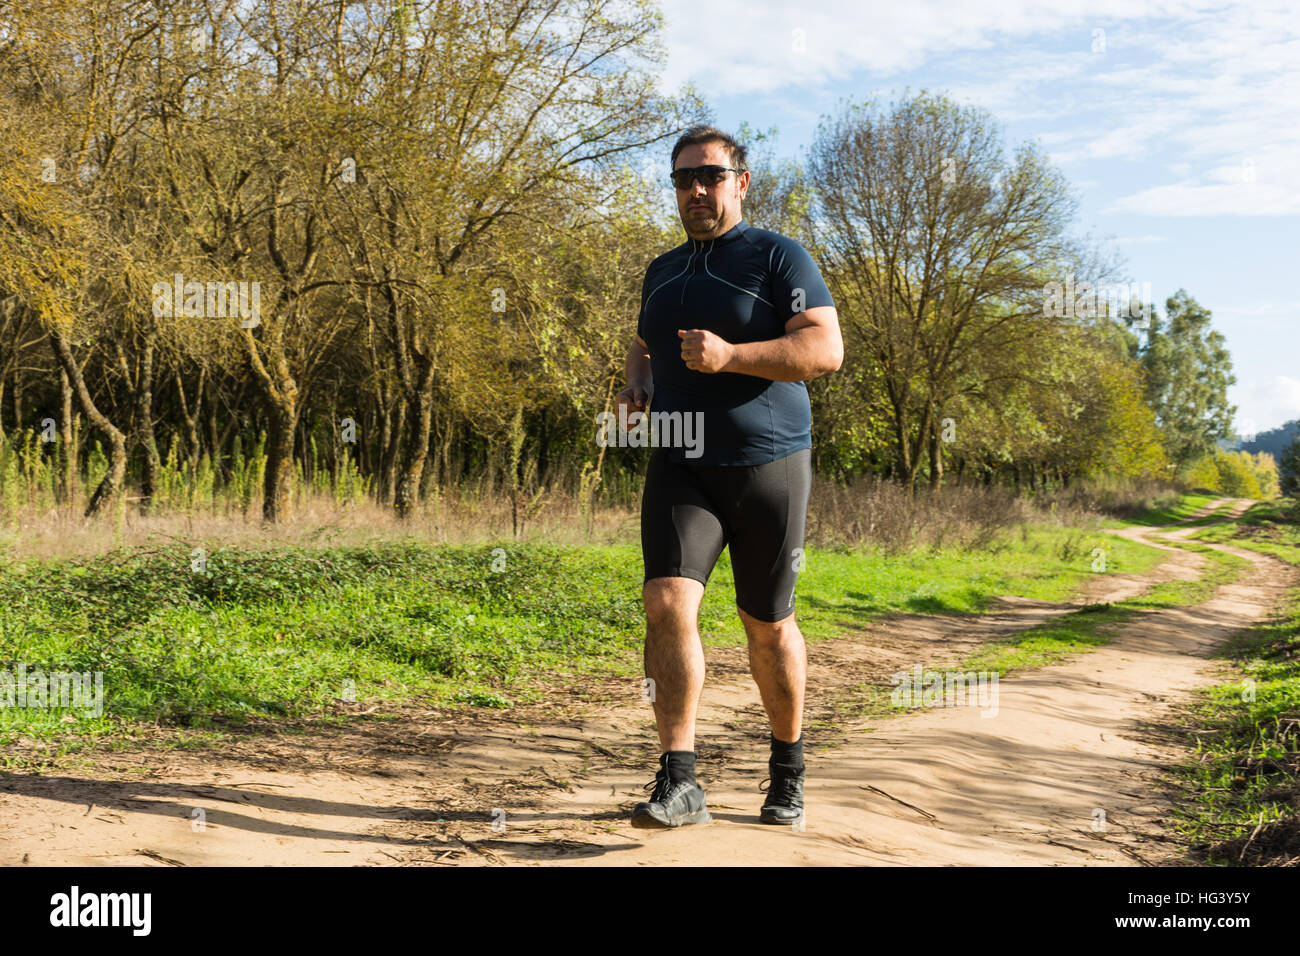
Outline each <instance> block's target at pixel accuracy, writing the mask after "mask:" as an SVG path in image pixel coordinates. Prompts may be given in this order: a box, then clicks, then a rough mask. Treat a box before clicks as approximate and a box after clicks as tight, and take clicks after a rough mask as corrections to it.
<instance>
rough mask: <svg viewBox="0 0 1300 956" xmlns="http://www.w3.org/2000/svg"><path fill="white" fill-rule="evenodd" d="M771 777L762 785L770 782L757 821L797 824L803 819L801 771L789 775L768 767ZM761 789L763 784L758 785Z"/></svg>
mask: <svg viewBox="0 0 1300 956" xmlns="http://www.w3.org/2000/svg"><path fill="white" fill-rule="evenodd" d="M769 769H770V770H771V774H772V776H771V777H770V778H768V780H764V781H763V783H768V782H769V781H770V782H771V786H769V787H768V788H767V790H766V793H767V800H766V801H765V802H764V803H763V809H762V810H760V811H759V815H758V819H759V820H760V821H762V822H763V823H797V822H798V821H799V820H801V819H802V818H803V773H804V772H803V771H802V770H800V771H799V772H798V773H791V772H790V771H789V770H784V769H782V768H780V767H770V768H769ZM758 789H759V790H762V789H763V784H762V783H760V784H759V785H758Z"/></svg>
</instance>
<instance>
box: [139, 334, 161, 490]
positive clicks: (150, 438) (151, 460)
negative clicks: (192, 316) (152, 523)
mask: <svg viewBox="0 0 1300 956" xmlns="http://www.w3.org/2000/svg"><path fill="white" fill-rule="evenodd" d="M155 337H156V333H155V332H154V330H153V329H152V328H150V329H149V331H148V332H146V333H145V340H144V349H143V351H142V352H141V354H140V370H139V376H138V378H137V381H136V389H135V402H136V405H135V407H136V414H137V416H138V417H139V419H140V426H139V427H140V447H141V448H142V449H143V450H144V471H143V474H142V475H141V487H140V511H141V512H146V511H149V510H150V509H151V508H152V507H153V505H154V496H155V495H156V494H157V493H158V476H159V474H161V472H162V461H161V459H160V458H159V457H158V439H157V436H156V435H155V433H154V428H153V351H154V339H155Z"/></svg>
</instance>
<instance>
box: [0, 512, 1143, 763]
mask: <svg viewBox="0 0 1300 956" xmlns="http://www.w3.org/2000/svg"><path fill="white" fill-rule="evenodd" d="M498 547H499V548H500V549H501V550H500V551H497V552H494V549H495V548H498ZM1095 548H1104V549H1105V551H1106V570H1107V573H1119V572H1136V573H1140V572H1141V571H1143V570H1145V569H1146V568H1148V567H1150V566H1151V565H1152V564H1154V563H1155V562H1156V561H1158V560H1159V553H1158V552H1157V551H1156V550H1155V549H1151V548H1147V547H1145V546H1143V545H1139V544H1135V543H1133V542H1129V541H1124V540H1122V539H1117V538H1112V537H1109V536H1106V535H1103V534H1101V533H1098V532H1086V531H1080V530H1075V529H1066V528H1060V527H1055V526H1047V525H1033V526H1026V527H1025V528H1023V529H1019V530H1017V531H1015V532H1014V533H1012V534H1009V535H1006V536H1005V537H1004V540H1002V541H1000V542H997V543H995V545H994V546H993V547H991V548H990V549H988V550H984V551H960V550H955V549H943V550H936V551H930V552H917V553H913V554H907V555H903V556H896V557H885V556H884V555H882V554H880V553H877V552H875V551H832V550H818V549H809V553H808V555H807V559H806V561H807V563H806V566H805V568H804V571H803V573H802V574H801V576H800V584H799V598H800V600H799V608H800V612H799V613H800V623H801V627H802V628H803V630H804V631H805V633H806V634H807V636H808V638H809V640H811V641H816V640H820V639H825V638H829V637H835V636H839V635H841V634H842V633H844V632H845V631H846V630H851V629H853V628H856V627H860V626H861V625H863V624H865V623H867V622H868V621H871V620H873V619H876V618H878V617H880V616H881V615H883V614H888V613H893V612H900V611H902V612H918V611H919V612H946V613H976V612H978V611H980V610H981V609H983V608H984V607H986V606H987V605H988V603H989V602H990V601H991V600H992V599H993V598H994V597H996V596H998V595H1020V596H1024V597H1030V598H1039V599H1044V600H1060V599H1064V598H1066V597H1067V596H1068V595H1069V594H1070V593H1071V592H1072V591H1073V590H1074V589H1076V588H1077V587H1078V586H1079V585H1080V584H1081V583H1083V582H1084V581H1085V580H1086V579H1087V578H1089V577H1090V576H1091V574H1092V571H1091V567H1092V565H1093V555H1094V551H1093V549H1095ZM494 553H495V554H496V556H498V557H502V558H504V566H502V565H501V563H500V562H499V561H498V563H497V566H498V567H499V568H501V569H500V570H493V563H494ZM640 588H641V555H640V548H639V546H636V545H619V546H609V547H589V548H557V547H546V546H536V545H529V546H519V545H514V544H501V545H491V544H489V545H483V546H477V547H436V548H435V547H430V546H426V545H424V544H420V543H414V542H410V541H407V542H394V543H390V544H386V545H382V546H373V547H368V548H333V549H325V550H319V549H305V548H282V549H278V550H274V551H239V550H226V551H219V552H216V553H213V554H212V555H210V556H209V557H208V559H207V564H206V567H205V568H204V569H203V570H195V569H194V568H192V566H191V559H190V555H189V552H188V551H187V550H185V549H175V550H157V549H154V550H137V551H133V552H127V551H119V552H114V553H111V554H108V555H105V556H101V557H98V558H95V559H91V560H84V561H64V562H51V563H23V562H9V563H8V564H6V565H4V566H3V567H0V672H4V671H8V672H11V673H12V672H15V671H16V670H17V668H18V665H19V664H20V663H21V664H23V665H25V666H26V668H27V669H28V671H32V670H35V669H36V668H42V669H44V670H45V671H65V672H79V673H80V672H101V673H102V674H103V683H104V693H105V698H106V699H105V711H104V714H103V716H101V717H88V716H84V715H82V714H80V713H78V712H69V711H66V710H65V711H59V710H53V709H39V708H9V707H0V746H2V745H8V744H13V743H14V742H15V741H16V740H18V739H19V738H21V737H24V736H25V737H28V738H47V739H50V740H51V741H54V740H57V741H58V743H57V747H59V748H63V749H76V748H77V747H78V746H79V743H78V741H79V740H80V741H83V742H93V741H95V740H97V739H103V738H109V737H114V736H117V737H121V736H123V735H124V734H129V732H130V728H132V727H140V726H146V725H154V724H158V725H163V726H167V727H181V728H192V729H195V730H203V731H206V732H209V733H208V736H207V737H206V738H205V739H217V738H215V737H213V736H212V733H216V734H220V733H222V732H225V731H227V730H229V729H231V728H232V727H238V726H239V725H241V724H244V723H247V722H248V721H250V720H254V719H256V720H283V719H288V718H292V719H295V720H298V719H313V720H323V721H337V720H347V719H352V717H351V715H353V714H355V713H356V712H357V711H359V710H360V709H362V708H361V706H360V705H362V704H364V705H366V707H369V706H373V705H375V704H382V703H385V702H393V703H396V702H409V701H418V702H420V703H422V704H426V705H432V706H443V707H457V706H473V707H486V708H507V707H510V706H512V705H513V704H514V703H516V702H531V701H537V700H541V699H543V698H544V696H545V694H546V693H547V689H548V688H549V687H552V686H554V685H555V684H556V683H561V684H565V685H571V684H573V683H575V682H577V681H580V680H581V676H582V675H583V674H591V673H597V674H603V675H606V676H624V677H627V678H628V679H629V681H639V679H640V674H641V644H642V640H643V628H644V623H643V621H644V619H643V615H642V610H641V599H640ZM700 625H701V631H702V633H703V634H704V635H705V638H706V640H707V641H708V642H709V643H711V644H716V645H737V644H743V642H744V631H743V628H742V627H741V625H740V622H739V619H738V617H737V615H736V611H735V607H734V593H733V585H732V577H731V566H730V561H729V558H728V556H727V555H726V554H724V555H723V556H722V559H721V560H720V561H719V564H718V567H717V568H716V569H715V571H714V574H713V576H712V578H711V580H710V585H709V587H708V589H707V591H706V594H705V599H704V602H703V606H702V608H701V614H700ZM381 710H382V708H381ZM372 719H373V718H372ZM105 742H106V743H107V742H108V741H107V740H106V741H105ZM61 752H62V751H61ZM15 759H18V760H19V762H21V760H23V759H26V758H25V757H22V756H21V755H20V756H19V757H18V758H15Z"/></svg>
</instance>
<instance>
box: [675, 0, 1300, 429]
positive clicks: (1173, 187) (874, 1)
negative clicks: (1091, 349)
mask: <svg viewBox="0 0 1300 956" xmlns="http://www.w3.org/2000/svg"><path fill="white" fill-rule="evenodd" d="M659 7H660V9H661V10H662V11H663V14H664V17H665V21H666V22H665V26H666V33H665V45H666V48H667V51H668V54H669V60H668V65H667V69H666V71H665V73H664V75H663V78H662V81H661V85H662V87H663V88H664V89H665V90H675V89H677V88H678V86H679V85H680V84H681V83H683V82H685V81H688V80H689V81H692V82H694V83H695V85H696V86H697V87H698V89H699V90H700V91H701V92H702V93H703V94H704V96H705V97H706V98H707V100H708V102H709V104H710V105H711V107H712V108H713V110H714V112H715V118H716V121H717V123H718V125H719V126H721V127H723V128H724V129H733V130H734V129H735V128H736V127H737V126H739V124H740V123H741V122H742V121H748V122H749V123H750V125H751V126H753V127H755V128H757V129H770V128H772V127H777V128H778V130H779V138H778V140H777V143H776V152H777V154H778V155H780V156H789V157H799V156H800V155H801V151H802V150H803V149H804V148H805V147H806V146H807V145H808V144H810V143H811V142H812V140H813V138H814V135H815V132H816V127H817V123H818V121H819V119H820V118H821V116H822V115H823V114H827V113H833V112H835V111H836V110H837V104H838V103H839V101H840V99H841V98H849V99H853V100H859V101H861V100H864V99H868V98H878V97H883V98H884V99H885V100H886V101H890V100H894V99H897V98H898V96H899V95H901V94H902V93H903V92H904V90H905V89H907V88H910V89H911V90H912V91H913V92H916V91H919V90H922V89H926V90H931V91H935V92H940V91H942V92H947V93H948V94H950V95H952V96H953V97H954V98H956V99H957V100H959V101H961V102H963V103H969V104H972V105H976V106H980V107H983V108H985V109H987V110H989V111H990V112H991V113H992V114H993V116H994V118H995V119H996V120H997V122H999V123H1000V124H1001V125H1002V127H1003V133H1004V136H1005V141H1006V144H1007V146H1008V147H1013V146H1014V145H1015V144H1017V143H1019V142H1021V141H1024V140H1026V139H1035V140H1037V141H1039V142H1040V143H1041V144H1042V146H1043V147H1044V148H1045V149H1046V150H1047V151H1048V153H1049V154H1050V155H1051V157H1052V159H1053V160H1054V161H1055V162H1056V164H1057V165H1058V166H1059V167H1060V168H1061V170H1062V171H1063V172H1064V173H1065V174H1066V176H1067V177H1068V178H1069V179H1070V181H1071V182H1072V183H1073V185H1074V186H1075V188H1076V190H1077V193H1078V196H1079V199H1080V213H1079V219H1078V227H1079V231H1080V232H1083V233H1091V234H1092V235H1094V236H1096V237H1098V238H1105V239H1107V241H1111V242H1114V243H1115V244H1116V248H1117V249H1118V250H1119V252H1120V253H1121V254H1122V255H1123V257H1124V258H1125V260H1126V262H1127V270H1126V271H1127V273H1128V278H1129V279H1130V280H1132V281H1136V282H1150V283H1151V291H1152V295H1153V298H1154V300H1155V302H1157V303H1158V304H1159V305H1160V310H1161V312H1163V304H1164V300H1165V299H1166V298H1167V297H1168V296H1169V295H1171V294H1172V293H1173V292H1175V291H1176V290H1177V289H1178V288H1180V287H1182V288H1186V289H1187V291H1188V292H1189V293H1190V294H1191V295H1192V296H1194V297H1195V298H1196V299H1197V300H1198V301H1199V302H1200V303H1201V304H1202V305H1204V306H1206V307H1207V308H1209V309H1210V310H1211V311H1212V312H1213V314H1214V327H1215V328H1217V329H1218V330H1219V331H1221V332H1222V333H1223V334H1224V335H1225V337H1226V338H1227V341H1228V347H1229V348H1230V349H1231V351H1232V357H1233V363H1234V371H1235V374H1236V376H1237V384H1236V386H1234V387H1233V389H1232V390H1231V392H1230V393H1229V397H1230V399H1231V400H1232V401H1233V402H1234V403H1235V404H1236V405H1237V406H1238V412H1237V425H1238V430H1239V431H1240V432H1241V433H1242V434H1249V433H1252V432H1255V431H1262V430H1264V429H1268V428H1271V427H1274V426H1277V425H1280V424H1282V423H1283V422H1285V421H1288V420H1290V419H1294V418H1300V286H1298V285H1297V283H1296V277H1297V276H1300V2H1296V3H1291V4H1281V3H1274V2H1272V0H1262V2H1259V3H1241V4H1225V3H1201V2H1143V0H1123V2H1059V3H1043V2H1038V3H1033V2H1020V0H998V2H985V0H957V2H948V0H903V2H889V3H884V2H880V0H868V2H863V3H856V4H853V3H829V2H820V0H805V2H801V3H798V4H793V3H790V2H789V0H712V2H709V3H706V4H700V3H698V2H687V0H660V3H659Z"/></svg>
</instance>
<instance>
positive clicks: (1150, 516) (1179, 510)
mask: <svg viewBox="0 0 1300 956" xmlns="http://www.w3.org/2000/svg"><path fill="white" fill-rule="evenodd" d="M1222 497H1224V496H1223V495H1206V494H1200V493H1199V492H1198V493H1193V494H1185V495H1183V496H1182V497H1181V498H1180V499H1179V501H1178V504H1176V505H1173V506H1172V507H1168V508H1150V509H1148V510H1146V511H1144V512H1142V513H1141V514H1138V515H1134V516H1133V517H1131V518H1128V519H1125V520H1123V521H1115V522H1113V523H1112V522H1107V526H1111V527H1124V526H1127V525H1144V526H1147V527H1155V526H1158V525H1165V524H1172V523H1173V522H1175V521H1182V520H1183V519H1184V518H1190V517H1191V516H1192V515H1193V514H1195V513H1196V512H1197V511H1199V510H1200V509H1201V508H1204V507H1205V506H1206V505H1208V504H1209V503H1210V502H1211V501H1217V500H1218V499H1220V498H1222ZM1229 507H1231V503H1230V502H1229V503H1227V504H1224V505H1222V506H1220V507H1219V508H1216V509H1215V511H1214V512H1212V513H1218V512H1220V511H1223V510H1225V509H1227V508H1229Z"/></svg>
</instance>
